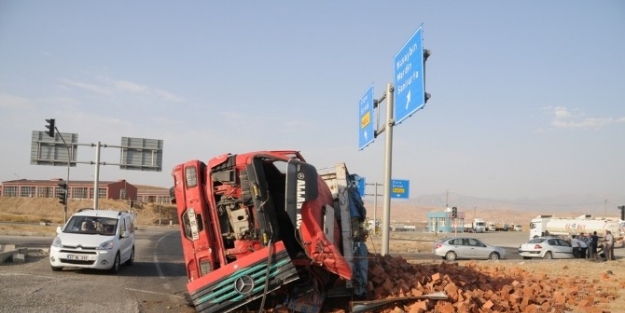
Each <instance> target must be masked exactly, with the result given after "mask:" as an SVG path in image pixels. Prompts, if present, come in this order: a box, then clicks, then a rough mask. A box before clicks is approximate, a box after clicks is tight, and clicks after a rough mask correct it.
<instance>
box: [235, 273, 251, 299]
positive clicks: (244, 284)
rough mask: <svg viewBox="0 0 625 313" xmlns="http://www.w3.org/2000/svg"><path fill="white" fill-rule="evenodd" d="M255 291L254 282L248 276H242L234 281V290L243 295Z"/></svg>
mask: <svg viewBox="0 0 625 313" xmlns="http://www.w3.org/2000/svg"><path fill="white" fill-rule="evenodd" d="M253 289H254V280H253V279H252V278H251V277H249V276H247V275H245V276H241V277H239V278H237V279H236V280H235V281H234V290H236V291H237V292H238V293H240V294H242V295H246V294H248V293H250V292H252V290H253Z"/></svg>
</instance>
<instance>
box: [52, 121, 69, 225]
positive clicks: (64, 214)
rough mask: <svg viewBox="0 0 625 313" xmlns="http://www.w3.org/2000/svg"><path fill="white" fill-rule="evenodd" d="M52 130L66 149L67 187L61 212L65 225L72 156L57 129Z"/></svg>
mask: <svg viewBox="0 0 625 313" xmlns="http://www.w3.org/2000/svg"><path fill="white" fill-rule="evenodd" d="M54 130H56V133H57V134H59V137H61V140H63V145H64V146H65V148H66V149H67V182H66V183H67V185H66V186H67V187H66V188H65V208H64V211H63V224H65V222H67V203H68V202H69V168H70V165H71V162H72V154H71V153H70V152H69V146H68V145H67V143H66V142H65V138H63V135H61V132H60V131H59V129H58V128H56V126H55V127H54Z"/></svg>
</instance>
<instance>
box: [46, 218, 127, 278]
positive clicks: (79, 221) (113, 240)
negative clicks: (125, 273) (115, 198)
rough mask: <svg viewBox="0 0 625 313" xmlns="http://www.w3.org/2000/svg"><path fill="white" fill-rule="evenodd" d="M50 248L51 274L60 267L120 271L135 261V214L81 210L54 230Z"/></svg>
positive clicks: (60, 268)
mask: <svg viewBox="0 0 625 313" xmlns="http://www.w3.org/2000/svg"><path fill="white" fill-rule="evenodd" d="M56 233H57V234H56V237H55V238H54V240H53V241H52V245H51V246H50V266H51V267H52V270H53V271H60V270H62V269H63V267H77V268H90V269H98V270H108V271H110V272H111V273H117V272H118V271H119V266H120V264H124V263H126V264H127V265H132V264H133V263H134V259H135V234H134V214H132V213H130V212H127V211H109V210H92V209H81V210H79V211H78V212H77V213H76V214H74V215H72V217H71V218H70V219H69V220H68V221H67V223H65V225H64V227H62V228H61V227H60V226H59V227H57V229H56Z"/></svg>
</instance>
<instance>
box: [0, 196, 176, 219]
mask: <svg viewBox="0 0 625 313" xmlns="http://www.w3.org/2000/svg"><path fill="white" fill-rule="evenodd" d="M98 201H99V206H100V208H101V209H114V210H130V207H129V204H128V203H127V202H125V201H120V200H109V199H99V200H98ZM89 207H93V200H70V202H69V205H68V212H67V217H68V218H69V217H70V216H71V215H72V214H73V213H74V212H76V211H78V209H82V208H89ZM132 210H133V211H134V212H135V213H136V214H137V220H136V223H137V224H138V225H155V224H159V222H160V223H163V224H169V221H170V220H175V219H176V207H175V206H173V205H171V206H166V205H159V204H139V205H137V204H135V207H134V208H132ZM63 215H64V208H63V206H62V205H61V204H60V203H59V202H58V200H57V199H56V198H4V197H0V221H13V222H42V221H44V222H49V223H53V224H61V223H62V222H63Z"/></svg>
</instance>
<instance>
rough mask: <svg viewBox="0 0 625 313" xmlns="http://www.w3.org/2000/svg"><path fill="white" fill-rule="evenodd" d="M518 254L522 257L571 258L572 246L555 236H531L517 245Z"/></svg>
mask: <svg viewBox="0 0 625 313" xmlns="http://www.w3.org/2000/svg"><path fill="white" fill-rule="evenodd" d="M519 255H520V256H522V257H523V259H526V260H527V259H532V258H542V259H572V258H573V247H571V244H570V243H569V242H568V241H566V240H564V239H561V238H557V237H537V238H532V239H530V241H528V242H527V243H524V244H522V245H521V246H520V247H519Z"/></svg>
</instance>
